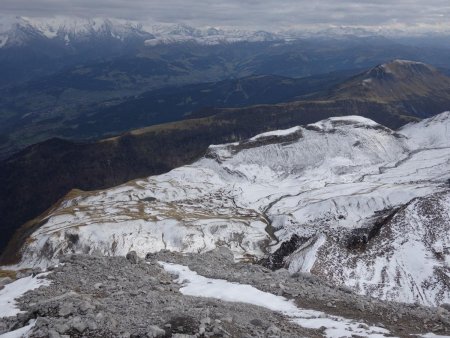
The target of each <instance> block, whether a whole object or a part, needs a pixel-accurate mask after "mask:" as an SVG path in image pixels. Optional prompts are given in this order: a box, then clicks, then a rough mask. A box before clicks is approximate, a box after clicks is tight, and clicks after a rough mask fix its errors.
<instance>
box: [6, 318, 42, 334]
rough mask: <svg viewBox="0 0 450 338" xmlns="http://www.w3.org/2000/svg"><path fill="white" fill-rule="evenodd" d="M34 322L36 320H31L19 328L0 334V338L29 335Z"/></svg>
mask: <svg viewBox="0 0 450 338" xmlns="http://www.w3.org/2000/svg"><path fill="white" fill-rule="evenodd" d="M35 324H36V320H31V321H30V322H29V324H28V325H26V326H24V327H21V328H20V329H17V330H14V331H10V332H7V333H4V334H1V335H0V338H26V337H29V334H30V333H31V330H32V329H33V327H34V325H35Z"/></svg>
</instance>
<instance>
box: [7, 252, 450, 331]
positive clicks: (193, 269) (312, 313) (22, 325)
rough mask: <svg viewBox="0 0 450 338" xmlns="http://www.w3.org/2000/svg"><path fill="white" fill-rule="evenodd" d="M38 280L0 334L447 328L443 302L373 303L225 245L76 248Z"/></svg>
mask: <svg viewBox="0 0 450 338" xmlns="http://www.w3.org/2000/svg"><path fill="white" fill-rule="evenodd" d="M197 273H198V274H197ZM29 278H31V277H26V279H29ZM42 278H44V280H47V281H49V282H50V283H51V284H50V285H49V286H46V287H41V288H39V289H34V290H32V291H29V292H28V293H25V294H24V295H23V296H21V297H20V298H18V299H17V304H16V305H15V307H16V309H17V311H18V310H19V309H20V310H21V312H20V313H19V314H17V315H15V316H9V317H5V318H0V335H1V334H2V333H4V332H7V331H9V333H6V334H5V336H3V335H2V337H8V335H10V336H20V333H22V334H25V335H27V336H29V337H53V338H58V337H68V336H70V337H124V338H128V337H178V338H182V337H184V338H186V337H311V338H312V337H329V338H337V337H341V338H342V337H349V338H350V337H355V335H357V336H358V337H371V338H376V337H393V336H395V337H444V336H443V335H446V334H448V332H449V331H450V313H449V312H448V311H447V310H446V309H445V308H443V307H439V308H427V307H422V306H419V305H408V304H399V303H389V302H381V301H377V300H374V299H372V298H369V297H361V296H358V295H356V294H354V293H352V292H351V291H350V290H349V289H347V288H344V287H341V288H335V287H332V286H330V285H328V284H326V283H324V282H323V281H321V280H320V279H318V278H315V277H314V276H312V275H310V274H307V273H302V274H295V275H289V273H288V272H287V271H286V270H284V269H283V270H279V271H276V272H273V271H270V270H268V269H266V268H263V267H261V266H259V265H251V264H247V263H235V262H234V261H233V255H232V253H231V252H230V251H229V250H228V249H225V248H220V249H216V250H214V251H210V252H208V253H205V254H200V255H199V254H189V255H181V254H178V253H170V252H167V251H164V252H160V253H157V254H149V255H147V257H146V259H145V261H144V260H142V259H139V258H137V256H136V255H135V253H134V252H130V253H128V254H127V258H125V257H101V256H95V255H94V256H92V255H91V256H84V255H74V256H68V257H65V258H64V260H63V263H62V264H60V265H59V266H57V267H55V266H53V267H50V273H49V274H47V275H45V276H43V275H38V277H37V278H34V279H37V280H43V279H42ZM22 280H23V279H19V280H18V281H16V282H13V283H10V284H8V285H7V286H6V287H7V288H11V287H13V286H14V285H15V284H16V283H20V281H22ZM228 281H229V282H228ZM2 296H3V295H2V291H0V300H1V299H2ZM255 296H256V297H255ZM278 305H282V306H283V308H282V309H279V308H278V307H277V306H278ZM0 316H1V315H0ZM431 332H434V334H438V335H439V336H435V335H434V334H432V333H431Z"/></svg>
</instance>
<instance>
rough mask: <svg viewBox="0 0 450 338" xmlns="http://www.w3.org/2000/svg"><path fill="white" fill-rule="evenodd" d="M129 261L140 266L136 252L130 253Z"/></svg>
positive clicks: (128, 255) (128, 254)
mask: <svg viewBox="0 0 450 338" xmlns="http://www.w3.org/2000/svg"><path fill="white" fill-rule="evenodd" d="M126 257H127V259H128V261H129V262H130V263H131V264H138V263H139V257H138V255H137V253H136V251H130V252H129V253H127V256H126Z"/></svg>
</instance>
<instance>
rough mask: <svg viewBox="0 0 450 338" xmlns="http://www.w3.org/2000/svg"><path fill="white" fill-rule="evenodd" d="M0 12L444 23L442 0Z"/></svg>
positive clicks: (158, 4) (192, 2)
mask: <svg viewBox="0 0 450 338" xmlns="http://www.w3.org/2000/svg"><path fill="white" fill-rule="evenodd" d="M0 13H3V14H7V15H22V16H45V17H47V16H54V15H76V16H83V17H113V18H120V19H128V20H138V21H144V22H170V23H173V22H184V23H187V24H193V25H200V26H206V25H216V26H237V27H248V28H259V29H264V28H266V29H267V28H270V29H276V28H289V27H292V26H315V25H322V26H326V25H350V26H383V25H392V26H396V25H397V26H398V25H403V26H420V25H422V26H423V25H431V26H449V24H448V22H449V21H450V20H449V16H450V3H449V2H448V0H428V1H423V0H397V1H395V2H393V1H392V0H373V1H356V0H316V1H313V0H228V1H226V2H225V1H217V0H1V2H0Z"/></svg>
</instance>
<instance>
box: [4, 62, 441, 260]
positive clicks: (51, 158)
mask: <svg viewBox="0 0 450 338" xmlns="http://www.w3.org/2000/svg"><path fill="white" fill-rule="evenodd" d="M367 79H369V80H370V81H366V82H371V83H374V85H373V87H365V85H364V84H362V83H364V81H365V80H367ZM385 82H386V83H387V85H389V86H391V87H392V88H393V89H395V88H402V89H401V90H397V91H396V92H394V93H393V94H392V92H391V91H384V90H383V85H382V84H383V83H385ZM449 83H450V82H449V80H448V78H447V77H445V76H443V75H441V74H439V73H438V72H437V71H435V70H434V69H433V68H432V67H429V66H426V65H423V64H418V63H410V62H400V61H394V62H391V63H388V64H385V65H382V66H378V67H375V68H373V69H371V70H369V71H368V72H365V73H362V74H361V75H358V76H356V77H353V78H351V79H349V80H348V81H345V82H343V83H342V84H340V85H337V86H335V87H334V88H332V89H330V90H329V91H328V92H326V93H324V94H322V95H316V96H314V99H312V98H311V99H309V100H303V101H294V102H289V103H282V104H277V105H260V106H252V107H247V108H228V109H208V110H204V111H202V112H201V113H198V114H194V115H192V117H193V118H192V119H190V120H185V121H180V122H174V123H169V124H163V125H157V126H153V127H148V128H144V129H139V130H135V131H133V132H129V133H127V134H124V135H122V136H119V137H115V138H111V139H108V140H104V141H100V142H90V143H82V144H77V143H73V142H69V141H61V140H56V139H55V140H50V141H47V142H44V143H41V144H36V145H34V146H31V147H29V148H27V149H25V150H24V151H22V152H20V153H18V154H16V155H15V156H13V157H11V158H9V159H8V160H5V161H2V162H0V186H2V190H1V192H0V193H1V196H0V214H1V215H2V220H1V230H2V234H4V235H3V236H2V238H1V241H2V242H1V243H0V245H1V246H2V247H4V246H5V245H6V242H7V241H8V239H9V238H10V237H11V235H12V234H13V233H14V231H15V229H17V227H18V226H20V225H21V224H23V223H25V222H26V221H28V220H30V219H32V218H34V217H36V216H38V215H39V214H41V213H42V212H44V211H45V210H46V209H47V208H49V207H50V206H51V205H52V204H54V203H55V202H56V201H57V200H58V199H59V198H61V197H62V196H64V194H66V193H68V192H69V191H70V190H71V189H74V188H78V189H82V190H94V189H100V188H107V187H111V186H114V185H118V184H120V183H123V182H126V181H128V180H131V179H135V178H138V177H144V176H149V175H154V174H160V173H163V172H166V171H169V170H170V169H172V168H175V167H178V166H181V165H183V164H187V163H190V162H192V161H194V160H195V159H197V158H198V157H200V156H202V155H203V154H204V152H205V150H206V149H207V147H208V146H209V145H210V144H219V143H226V142H231V141H236V140H240V139H245V138H248V137H251V136H253V135H255V134H258V133H261V132H265V131H269V130H274V129H283V128H288V127H292V126H294V125H300V124H308V123H313V122H316V121H318V120H322V119H325V118H328V117H331V116H344V115H350V114H353V115H361V116H365V117H368V118H371V119H373V120H374V121H376V122H379V123H381V124H383V125H386V126H388V127H391V128H397V127H400V126H401V125H403V124H405V123H407V122H409V121H412V120H415V119H417V118H420V117H422V116H430V115H433V114H436V113H439V112H441V111H444V110H447V109H448V107H449V106H450V85H449ZM433 86H434V87H433ZM433 88H435V89H434V90H433ZM363 94H364V95H363ZM194 117H195V118H194ZM25 237H26V236H24V234H23V233H22V234H18V235H17V236H16V238H15V239H14V242H15V245H12V246H10V250H9V251H8V252H5V254H4V255H3V262H6V261H8V260H9V261H10V260H11V259H13V258H14V254H15V250H17V248H18V247H19V246H20V244H21V243H22V242H23V240H24V239H25Z"/></svg>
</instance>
